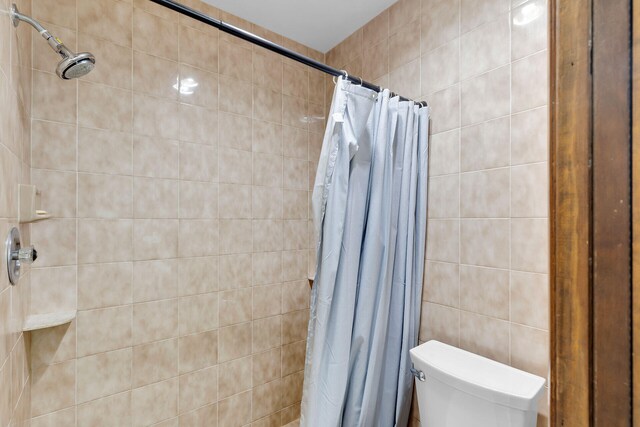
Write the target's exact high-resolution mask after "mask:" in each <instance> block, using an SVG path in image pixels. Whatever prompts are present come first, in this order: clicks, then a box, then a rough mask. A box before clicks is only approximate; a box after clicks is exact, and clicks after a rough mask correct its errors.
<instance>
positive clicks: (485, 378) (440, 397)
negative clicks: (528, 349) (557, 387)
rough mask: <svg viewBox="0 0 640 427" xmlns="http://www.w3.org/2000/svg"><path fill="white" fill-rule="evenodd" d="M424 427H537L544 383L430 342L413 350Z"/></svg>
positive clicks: (472, 355) (412, 359)
mask: <svg viewBox="0 0 640 427" xmlns="http://www.w3.org/2000/svg"><path fill="white" fill-rule="evenodd" d="M410 352H411V361H412V362H413V366H414V369H413V373H414V376H415V377H416V391H417V396H418V406H419V408H420V421H421V425H422V426H423V427H535V426H536V419H537V412H538V411H537V409H538V399H539V398H540V395H541V393H542V389H543V387H544V383H545V380H544V378H541V377H539V376H536V375H532V374H530V373H527V372H524V371H521V370H519V369H515V368H512V367H511V366H507V365H504V364H502V363H498V362H495V361H493V360H490V359H487V358H485V357H482V356H478V355H477V354H473V353H470V352H468V351H465V350H461V349H459V348H456V347H452V346H450V345H447V344H443V343H441V342H438V341H429V342H426V343H424V344H422V345H419V346H418V347H415V348H413V349H411V351H410Z"/></svg>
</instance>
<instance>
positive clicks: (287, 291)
mask: <svg viewBox="0 0 640 427" xmlns="http://www.w3.org/2000/svg"><path fill="white" fill-rule="evenodd" d="M185 3H187V4H189V5H191V6H192V7H195V8H197V9H199V10H202V11H204V12H205V13H209V14H211V15H212V16H214V17H221V18H222V19H224V20H225V21H228V22H231V23H234V24H237V25H239V26H241V27H243V28H247V29H251V30H253V31H255V32H256V33H259V34H261V35H263V36H265V37H268V38H270V39H272V40H274V41H276V42H281V43H284V44H285V45H287V46H289V47H291V48H294V49H296V50H298V51H300V52H301V53H303V54H309V55H312V56H314V57H316V58H318V59H320V60H323V55H322V54H319V53H318V52H313V51H310V50H308V49H307V48H306V47H304V46H300V45H296V44H294V43H292V42H290V41H288V40H283V39H282V38H281V37H280V36H278V35H276V34H272V33H268V32H266V31H265V30H263V29H261V28H258V27H256V26H253V25H251V24H250V23H248V22H244V21H241V20H238V19H236V18H235V17H233V16H229V15H227V14H225V13H222V12H220V11H218V10H216V9H214V8H212V7H210V6H207V5H205V4H204V3H200V2H197V1H188V2H185ZM33 13H34V15H35V17H36V18H38V19H41V20H42V21H43V22H46V23H47V25H48V26H50V27H51V29H52V31H54V32H55V34H57V35H59V37H61V38H62V39H63V40H64V41H65V42H66V43H67V44H68V45H70V46H71V47H72V48H74V49H78V50H89V51H91V52H93V53H94V54H95V56H96V58H97V65H96V69H95V70H94V71H93V72H92V73H91V74H89V75H88V76H86V77H85V78H83V79H81V80H79V81H77V80H76V81H62V80H60V79H58V78H57V77H56V76H55V75H54V74H53V70H54V67H55V64H56V61H57V59H56V57H55V55H54V54H52V52H50V51H49V50H48V49H49V48H48V47H47V46H46V45H45V44H44V43H42V42H41V41H40V40H37V41H34V44H33V49H34V57H33V84H34V91H33V93H34V96H33V112H32V118H33V120H32V134H33V140H32V141H33V147H32V158H33V168H32V171H31V178H32V181H33V182H34V183H35V184H36V185H38V186H39V188H40V189H41V190H42V192H43V201H42V203H43V206H44V207H46V209H48V210H50V211H51V212H52V213H53V214H54V216H55V218H54V219H52V220H49V221H45V222H42V223H38V224H35V225H34V226H33V240H34V243H35V244H36V245H37V247H38V249H39V251H40V254H41V257H40V258H39V259H38V261H37V263H36V264H35V265H34V268H33V271H32V292H31V311H32V312H34V313H45V312H52V311H57V310H61V309H72V310H73V309H75V308H76V307H77V309H78V315H77V319H76V320H75V321H74V322H72V323H71V324H70V325H65V326H60V327H56V328H53V329H49V330H45V331H39V332H34V333H33V334H32V344H31V346H32V348H31V356H32V364H31V368H32V405H31V416H32V422H31V426H32V427H41V426H51V425H55V426H74V425H75V426H78V427H80V426H98V425H100V426H119V427H120V426H147V425H158V426H160V425H162V426H177V425H180V426H189V427H195V426H208V427H211V426H215V425H219V426H224V427H230V426H245V425H247V426H248V425H251V426H256V427H257V426H280V425H285V424H287V423H289V422H290V421H292V420H295V419H297V418H298V413H299V401H300V395H301V386H302V378H303V375H302V369H303V364H304V352H305V338H306V330H307V318H308V295H309V285H308V282H307V268H308V262H309V247H310V239H309V231H310V229H309V226H308V200H309V192H308V190H309V175H310V169H312V168H313V167H312V166H310V160H315V159H316V158H317V156H318V152H319V148H320V143H321V139H322V131H323V127H324V124H323V118H322V113H323V111H324V92H325V91H324V79H323V78H322V75H319V74H318V73H315V72H310V71H309V70H308V69H307V68H304V67H302V66H301V65H298V64H293V63H292V62H290V61H288V60H284V59H283V58H282V57H279V56H276V55H273V54H270V53H268V52H266V51H264V50H261V49H259V48H256V47H252V46H251V45H249V44H247V43H246V42H242V41H240V40H238V39H234V38H232V37H229V36H226V35H224V34H219V33H218V31H216V30H214V29H212V28H209V27H205V26H204V25H203V24H200V23H198V22H195V21H192V20H189V19H187V18H184V17H179V16H178V15H177V14H175V13H173V12H170V11H168V10H166V9H164V8H161V7H159V6H157V5H155V4H153V3H151V2H150V1H148V0H134V1H132V0H128V1H126V0H124V1H118V0H58V1H56V2H51V1H50V0H33ZM195 83H197V86H195Z"/></svg>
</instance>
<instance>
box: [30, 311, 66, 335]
mask: <svg viewBox="0 0 640 427" xmlns="http://www.w3.org/2000/svg"><path fill="white" fill-rule="evenodd" d="M75 318H76V312H75V311H60V312H57V313H47V314H32V315H30V316H28V317H27V320H26V321H25V322H24V326H23V328H22V330H23V331H25V332H27V331H36V330H38V329H46V328H53V327H54V326H60V325H64V324H66V323H70V322H71V321H72V320H73V319H75Z"/></svg>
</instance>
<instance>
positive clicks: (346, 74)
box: [333, 70, 349, 85]
mask: <svg viewBox="0 0 640 427" xmlns="http://www.w3.org/2000/svg"><path fill="white" fill-rule="evenodd" d="M340 71H342V72H343V73H344V75H343V76H342V77H344V78H345V80H349V73H347V70H340ZM336 77H338V76H333V84H334V85H335V84H338V81H337V80H336Z"/></svg>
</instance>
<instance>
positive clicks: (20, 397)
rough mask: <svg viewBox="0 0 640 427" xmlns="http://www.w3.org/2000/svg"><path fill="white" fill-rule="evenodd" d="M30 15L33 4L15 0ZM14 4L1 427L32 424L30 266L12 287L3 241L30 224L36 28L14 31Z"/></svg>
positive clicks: (5, 168)
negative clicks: (21, 202)
mask: <svg viewBox="0 0 640 427" xmlns="http://www.w3.org/2000/svg"><path fill="white" fill-rule="evenodd" d="M15 3H17V5H18V8H19V9H20V10H21V11H24V12H26V13H29V12H30V10H31V1H30V0H19V1H15ZM10 4H11V2H10V1H9V0H1V1H0V241H1V242H2V250H1V252H2V260H1V261H0V426H2V427H7V426H9V425H12V426H13V425H15V426H21V425H24V423H25V422H28V419H29V400H30V394H31V387H30V386H29V384H30V381H29V363H28V356H27V355H28V352H29V340H28V336H27V335H26V334H23V333H22V325H23V323H24V320H25V316H26V313H27V310H28V306H29V299H28V298H29V286H30V281H31V275H30V271H29V268H28V266H25V267H24V268H23V271H22V274H23V275H22V277H21V279H20V282H19V284H18V285H17V286H10V285H9V279H8V276H7V266H6V261H5V257H4V253H5V252H4V251H5V248H4V242H5V238H6V236H7V233H8V232H9V230H10V229H11V228H12V227H18V226H19V228H20V231H21V234H22V244H23V245H25V244H29V240H30V237H29V235H30V233H29V231H30V227H29V225H19V224H18V223H17V215H18V205H17V203H18V184H20V183H22V184H28V183H29V168H30V163H31V158H30V143H29V141H30V139H31V137H30V126H29V116H30V110H31V102H30V100H31V37H32V35H33V32H32V30H31V27H29V26H28V25H25V24H22V25H20V27H19V28H14V27H13V25H12V23H11V21H10V19H9V14H8V11H9V6H10Z"/></svg>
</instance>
